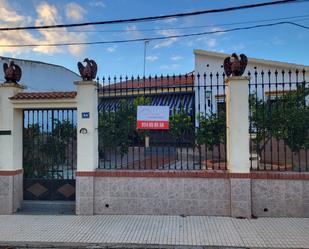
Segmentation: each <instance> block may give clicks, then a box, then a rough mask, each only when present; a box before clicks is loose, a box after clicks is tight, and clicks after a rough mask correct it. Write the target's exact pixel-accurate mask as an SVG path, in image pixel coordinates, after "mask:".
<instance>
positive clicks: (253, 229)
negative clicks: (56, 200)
mask: <svg viewBox="0 0 309 249" xmlns="http://www.w3.org/2000/svg"><path fill="white" fill-rule="evenodd" d="M18 244H20V245H25V244H30V245H39V244H41V245H57V244H58V245H59V246H60V245H61V246H65V245H71V246H72V245H80V246H82V245H97V246H98V245H99V246H100V245H101V246H108V245H112V246H115V245H116V246H117V245H121V246H124V245H127V246H128V247H129V246H130V245H131V246H132V245H139V246H141V245H152V246H158V248H159V247H160V248H163V247H164V246H192V248H193V246H197V247H201V246H204V247H207V246H218V247H241V248H309V219H297V218H259V219H251V220H244V219H234V218H230V217H200V216H195V217H194V216H188V217H180V216H151V215H143V216H138V215H109V216H105V215H100V216H73V215H72V216H71V215H62V216H50V215H2V216H1V215H0V247H1V245H18Z"/></svg>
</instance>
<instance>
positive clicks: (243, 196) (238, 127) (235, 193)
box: [226, 76, 251, 218]
mask: <svg viewBox="0 0 309 249" xmlns="http://www.w3.org/2000/svg"><path fill="white" fill-rule="evenodd" d="M226 83H227V88H226V90H227V92H226V129H227V130H226V135H227V166H228V169H229V171H230V172H231V173H245V174H243V176H242V177H240V175H237V176H235V177H232V178H231V179H230V183H231V185H230V186H231V216H232V217H245V218H251V179H250V177H249V176H248V174H246V173H250V152H249V77H242V76H241V77H229V78H227V80H226Z"/></svg>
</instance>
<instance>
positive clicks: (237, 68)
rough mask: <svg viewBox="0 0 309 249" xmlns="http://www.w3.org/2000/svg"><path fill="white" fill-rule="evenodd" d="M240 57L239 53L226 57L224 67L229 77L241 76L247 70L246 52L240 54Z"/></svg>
mask: <svg viewBox="0 0 309 249" xmlns="http://www.w3.org/2000/svg"><path fill="white" fill-rule="evenodd" d="M239 57H240V59H239ZM239 57H238V56H237V54H235V53H233V54H232V55H231V56H229V57H226V58H225V59H224V62H223V67H224V72H225V74H226V76H227V77H229V76H241V75H243V73H244V72H245V69H246V66H247V64H248V58H247V56H245V55H244V54H240V55H239Z"/></svg>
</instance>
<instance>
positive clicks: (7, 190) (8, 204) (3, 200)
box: [0, 172, 23, 214]
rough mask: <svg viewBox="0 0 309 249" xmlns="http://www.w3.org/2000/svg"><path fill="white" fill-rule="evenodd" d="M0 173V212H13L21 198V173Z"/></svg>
mask: <svg viewBox="0 0 309 249" xmlns="http://www.w3.org/2000/svg"><path fill="white" fill-rule="evenodd" d="M9 173H10V172H7V175H4V174H1V175H0V214H13V213H15V212H16V211H18V209H20V207H21V203H22V200H23V174H22V173H17V174H9Z"/></svg>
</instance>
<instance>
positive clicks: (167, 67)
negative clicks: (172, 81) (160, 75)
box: [160, 63, 180, 70]
mask: <svg viewBox="0 0 309 249" xmlns="http://www.w3.org/2000/svg"><path fill="white" fill-rule="evenodd" d="M179 67H180V65H179V64H176V63H175V64H164V65H162V66H161V67H160V69H162V70H175V69H178V68H179Z"/></svg>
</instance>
